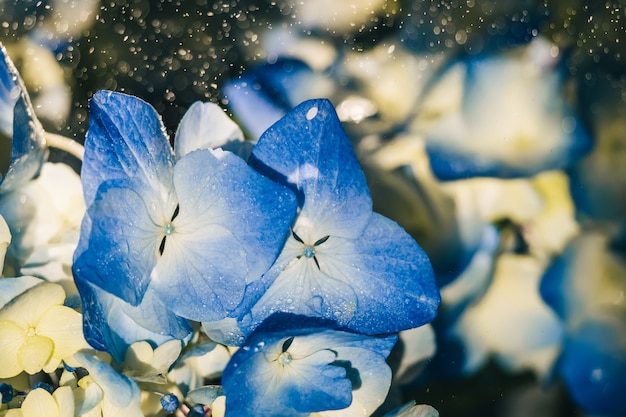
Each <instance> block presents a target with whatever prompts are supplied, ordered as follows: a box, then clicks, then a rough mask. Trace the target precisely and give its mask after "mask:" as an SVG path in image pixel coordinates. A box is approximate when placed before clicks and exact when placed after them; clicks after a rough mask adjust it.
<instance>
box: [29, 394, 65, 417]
mask: <svg viewBox="0 0 626 417" xmlns="http://www.w3.org/2000/svg"><path fill="white" fill-rule="evenodd" d="M21 409H22V413H23V415H24V416H51V417H52V416H54V417H58V415H59V405H58V404H57V402H56V401H55V400H54V398H52V395H50V393H49V392H48V391H46V390H45V389H43V388H37V389H34V390H32V391H31V392H29V393H28V395H27V396H26V399H25V400H24V403H23V404H22V407H21Z"/></svg>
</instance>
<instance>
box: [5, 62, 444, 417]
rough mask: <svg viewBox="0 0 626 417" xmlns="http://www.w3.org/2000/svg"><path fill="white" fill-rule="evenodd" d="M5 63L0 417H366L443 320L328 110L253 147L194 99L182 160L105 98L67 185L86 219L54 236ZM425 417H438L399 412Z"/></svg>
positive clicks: (39, 150)
mask: <svg viewBox="0 0 626 417" xmlns="http://www.w3.org/2000/svg"><path fill="white" fill-rule="evenodd" d="M4 62H5V63H6V65H7V67H6V71H5V73H6V74H5V80H6V83H5V84H6V85H5V87H6V88H5V90H6V94H5V96H4V99H5V103H6V105H7V106H11V105H12V103H11V102H10V101H9V99H11V98H12V97H14V96H16V95H17V96H18V97H21V98H20V99H18V102H17V104H15V110H14V113H15V114H14V116H13V121H14V130H13V132H12V142H11V144H12V147H13V150H14V152H13V155H14V156H13V158H12V160H11V163H10V165H9V168H8V171H7V172H6V174H5V175H4V176H3V178H2V179H3V182H2V184H0V186H2V187H6V188H2V191H3V194H2V200H0V201H1V203H0V208H1V210H0V214H2V217H0V219H3V221H4V220H5V219H6V223H7V224H6V225H5V224H4V223H3V229H2V230H4V232H3V242H4V243H3V245H2V247H4V248H7V255H8V258H7V262H5V268H4V269H5V273H9V271H10V272H12V273H13V274H15V275H18V276H19V278H2V279H1V280H0V285H1V286H2V288H3V291H2V297H3V304H2V305H0V341H1V342H0V355H1V356H2V358H3V361H5V364H4V365H3V369H2V370H0V381H2V382H1V384H2V389H3V390H2V403H3V404H4V405H3V406H2V409H0V415H7V416H17V415H23V416H31V415H36V414H37V413H38V411H37V410H40V409H45V410H46V413H50V412H53V413H55V414H54V415H59V416H65V415H76V416H83V415H85V416H86V415H90V416H91V415H102V416H113V415H119V414H120V413H122V414H123V415H125V416H128V415H130V416H134V415H136V416H140V415H162V414H163V413H166V414H168V413H171V414H177V413H183V414H184V415H188V416H204V415H206V414H207V413H208V412H209V410H210V412H211V415H215V416H218V415H226V416H238V415H258V414H259V413H261V414H263V415H274V416H307V415H310V414H312V413H320V415H335V414H336V413H337V412H339V413H347V414H349V415H362V416H367V415H370V414H372V413H374V412H375V411H376V410H377V409H378V408H379V407H380V406H381V404H382V403H383V402H384V400H385V398H386V396H387V393H388V391H389V389H390V386H391V380H392V370H391V368H390V367H389V365H388V364H387V362H386V359H387V358H388V356H389V355H390V352H391V350H392V348H393V347H394V345H395V344H396V341H397V339H398V337H397V333H398V332H401V331H409V330H411V331H415V330H420V328H421V326H423V325H425V324H427V323H429V322H431V321H432V320H433V319H434V317H435V315H436V312H437V308H438V305H439V302H440V295H439V290H438V288H437V286H436V284H435V280H434V275H433V270H432V267H431V264H430V261H429V259H428V257H427V256H426V254H425V253H424V251H423V250H422V249H421V248H420V247H419V246H418V244H417V243H416V242H415V240H414V239H413V238H412V237H410V235H409V234H408V233H407V232H406V231H404V229H402V228H401V227H400V226H398V225H397V224H396V223H395V222H393V221H392V220H389V219H388V218H386V217H384V216H382V215H380V214H378V213H376V212H374V211H373V209H372V199H371V196H370V193H369V190H368V186H367V184H366V181H365V175H364V173H363V171H362V170H361V168H360V165H359V163H358V161H357V159H356V156H355V154H354V151H353V150H352V146H351V144H350V141H349V140H348V137H347V136H346V134H345V132H344V130H343V128H342V126H341V123H340V121H339V119H338V117H337V115H336V113H335V110H334V108H333V106H332V105H331V104H330V102H329V101H327V100H324V99H317V100H310V101H306V102H303V103H302V104H301V105H299V106H298V107H296V108H295V109H294V110H293V111H291V112H289V113H288V114H287V115H286V116H285V117H283V118H282V119H281V120H279V121H278V122H277V123H276V124H274V125H273V126H272V127H270V128H269V129H268V130H267V131H266V132H265V133H264V134H263V135H262V136H261V138H259V140H258V142H256V143H255V144H252V143H251V142H247V141H245V140H244V139H243V134H242V132H241V130H240V129H239V127H238V126H237V125H236V124H235V123H234V122H232V121H231V120H230V119H229V118H228V117H227V116H226V115H225V113H224V112H223V110H221V109H220V108H219V107H218V106H217V105H215V104H212V103H199V102H198V103H196V104H194V105H193V106H191V108H190V109H189V110H188V112H187V113H186V114H185V116H184V117H183V119H182V120H181V122H180V125H179V127H178V130H177V131H176V135H175V138H174V146H173V147H172V146H171V145H170V141H169V139H168V137H167V136H166V133H165V129H164V127H163V124H162V122H161V119H160V117H159V116H158V114H157V113H156V111H155V110H154V109H153V108H152V107H151V106H150V105H149V104H148V103H146V102H144V101H143V100H141V99H139V98H136V97H133V96H130V95H125V94H121V93H116V92H112V91H100V92H97V93H96V94H94V96H93V98H92V99H91V101H90V113H89V115H90V118H89V129H88V132H87V137H86V140H85V149H84V155H79V156H82V168H81V172H80V184H78V185H77V183H76V182H72V181H73V180H70V183H73V184H74V186H76V187H77V189H78V190H81V189H82V194H83V198H84V203H83V202H82V201H80V202H78V203H76V206H75V207H77V211H76V212H77V215H73V214H72V216H71V218H69V219H66V220H65V219H64V220H62V221H61V222H60V223H59V219H60V218H61V217H60V216H59V215H58V214H57V213H55V212H53V213H52V216H49V217H46V216H45V215H44V212H45V210H46V208H44V206H43V205H45V204H47V200H46V199H45V198H42V193H43V191H42V190H37V189H36V188H34V187H35V184H36V183H37V182H38V181H42V180H44V178H46V177H48V176H49V175H52V174H49V172H53V171H54V170H52V171H51V170H50V168H48V167H49V164H48V163H44V161H45V154H46V145H48V143H47V142H46V139H47V137H46V134H45V132H44V131H43V129H41V128H40V127H39V125H38V122H37V119H36V116H35V115H34V112H33V111H32V109H31V108H28V105H29V102H28V95H27V93H26V90H25V89H24V87H23V85H21V84H20V78H19V74H17V72H16V71H15V69H14V68H13V66H12V64H11V61H10V60H9V58H8V56H6V54H5V55H4ZM16 93H18V94H16ZM19 100H21V101H19ZM19 103H22V104H19ZM20 106H21V107H20ZM20 112H21V113H20ZM20 117H21V118H29V119H28V120H27V121H26V122H24V121H23V120H22V119H20ZM26 128H28V130H25V129H26ZM8 132H9V133H11V131H10V130H8ZM57 140H58V138H57ZM24 143H27V144H28V145H27V146H25V145H24ZM20 150H21V152H22V153H19V151H20ZM57 175H58V174H57ZM71 175H74V176H75V175H76V174H71ZM53 177H54V175H53ZM12 184H15V185H12ZM81 186H82V187H81ZM30 188H33V191H30V192H28V194H27V191H25V190H30ZM75 191H76V189H75V190H74V191H72V192H69V191H67V190H66V191H65V192H64V193H59V194H58V195H57V194H55V195H54V196H51V197H50V198H51V199H52V200H54V201H57V200H62V201H65V202H66V203H67V202H68V201H74V200H73V199H72V198H68V197H70V196H73V195H74V194H73V193H74V192H75ZM25 196H28V197H29V198H31V200H32V203H33V208H32V210H31V212H29V213H28V216H26V217H24V215H23V212H22V211H18V210H17V209H16V204H18V203H22V202H23V201H24V199H25ZM55 205H57V206H58V205H59V203H55V204H53V207H54V206H55ZM66 213H73V211H72V210H67V211H66ZM20 216H21V217H20ZM81 219H82V220H81ZM22 225H24V226H22ZM39 229H46V230H50V233H46V234H43V235H41V234H37V233H36V232H37V231H38V230H39ZM29 231H30V232H29ZM30 234H32V235H33V236H31V235H30ZM65 244H67V245H69V247H71V248H72V251H73V256H72V257H71V258H70V259H68V258H67V256H66V253H67V252H66V249H67V247H66V246H64V245H65ZM54 248H58V249H59V250H58V251H56V252H54V251H53V249H54ZM44 255H46V256H44ZM35 259H39V260H40V263H39V264H37V263H36V262H35ZM70 269H71V274H70V272H69V270H70ZM60 270H61V271H65V273H64V274H61V273H60V272H59V271H60ZM26 273H30V274H32V275H35V276H26V275H25V274H26ZM50 281H56V282H50ZM65 288H66V289H65ZM412 329H414V330H412ZM427 355H428V354H425V355H423V356H420V355H418V357H417V358H416V359H415V360H416V361H419V360H420V359H422V358H423V357H424V356H427ZM409 365H410V364H409ZM35 379H36V380H39V381H40V382H38V383H37V384H32V382H31V381H34V380H35ZM211 381H214V382H213V383H210V382H211ZM215 382H217V384H216V383H215ZM277 399H278V401H277ZM40 407H41V408H40ZM415 407H417V408H415ZM416 409H419V410H421V411H423V412H424V413H428V414H431V415H434V414H436V412H435V411H434V410H432V409H430V408H423V407H418V406H411V405H410V404H409V405H407V406H406V407H404V408H402V409H398V410H396V411H394V413H398V414H404V413H408V412H413V411H415V410H416ZM53 410H56V411H53Z"/></svg>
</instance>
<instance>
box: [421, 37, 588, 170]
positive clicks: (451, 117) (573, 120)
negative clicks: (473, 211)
mask: <svg viewBox="0 0 626 417" xmlns="http://www.w3.org/2000/svg"><path fill="white" fill-rule="evenodd" d="M554 48H555V47H554V46H552V45H551V44H550V43H549V42H547V41H545V40H543V39H541V38H537V39H535V40H534V41H533V42H531V43H530V44H529V45H527V46H524V47H520V48H517V49H513V50H511V51H509V54H508V55H505V54H494V53H489V54H482V55H479V56H470V57H465V58H464V59H462V60H460V61H458V62H456V63H453V64H451V65H449V66H447V67H445V71H443V72H442V74H441V78H440V81H439V83H444V84H445V83H448V84H449V83H451V80H452V79H457V80H460V82H461V85H460V86H459V88H460V90H461V98H460V102H459V103H457V104H456V105H455V106H454V107H453V108H452V109H448V111H446V112H444V114H443V115H442V116H441V117H439V118H438V119H437V120H436V121H435V122H434V123H433V124H432V125H429V126H423V125H422V126H414V127H413V128H414V129H418V130H420V131H422V132H423V134H424V136H425V140H426V149H427V151H428V154H429V156H430V159H431V165H432V169H433V172H434V173H435V175H436V176H437V177H438V178H440V179H445V180H451V179H460V178H467V177H474V176H496V177H504V178H514V177H524V176H529V175H534V174H536V173H538V172H541V171H544V170H550V169H562V168H565V167H566V166H568V165H570V164H571V163H573V162H575V161H576V160H577V159H579V158H580V157H582V156H583V155H584V154H585V153H587V152H588V151H589V150H590V149H591V139H590V137H589V135H588V134H587V132H586V130H585V129H584V128H583V126H582V122H581V120H580V119H579V117H578V115H577V114H576V113H575V112H574V109H573V108H572V107H571V106H570V105H569V103H568V102H567V101H566V99H565V95H564V92H563V89H564V74H563V70H562V69H561V68H559V67H558V66H557V64H558V62H557V60H556V59H555V58H554V56H555V55H554V52H553V50H554ZM451 77H452V78H451ZM433 91H436V88H434V89H433ZM425 100H428V98H426V99H425ZM425 111H426V110H424V109H422V112H425Z"/></svg>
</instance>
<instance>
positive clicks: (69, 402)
mask: <svg viewBox="0 0 626 417" xmlns="http://www.w3.org/2000/svg"><path fill="white" fill-rule="evenodd" d="M52 398H54V400H55V401H56V403H57V405H58V407H59V417H74V393H73V391H72V388H70V387H59V388H57V389H56V390H54V392H53V393H52Z"/></svg>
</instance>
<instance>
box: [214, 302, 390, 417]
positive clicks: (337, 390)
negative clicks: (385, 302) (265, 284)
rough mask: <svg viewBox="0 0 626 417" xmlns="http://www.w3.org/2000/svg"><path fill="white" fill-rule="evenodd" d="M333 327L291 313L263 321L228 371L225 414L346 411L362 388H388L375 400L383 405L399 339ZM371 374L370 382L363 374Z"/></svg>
mask: <svg viewBox="0 0 626 417" xmlns="http://www.w3.org/2000/svg"><path fill="white" fill-rule="evenodd" d="M335 326H336V325H335V324H333V322H330V321H326V320H320V319H315V318H310V317H304V316H297V315H290V314H276V315H274V316H272V317H271V318H269V319H268V320H267V321H266V322H264V323H263V325H261V326H260V327H259V328H258V329H257V330H256V331H255V332H254V333H252V334H251V335H250V337H249V338H248V339H247V340H246V343H245V344H244V346H243V347H242V348H241V349H239V350H238V351H237V352H236V353H235V354H234V355H233V357H232V359H231V362H230V363H229V364H228V366H227V367H226V369H225V370H224V375H223V383H224V390H225V393H226V415H257V414H259V413H260V414H265V415H278V416H283V415H284V416H301V415H302V416H304V415H308V414H309V413H311V412H316V411H318V412H319V411H325V410H333V409H337V410H339V409H342V411H346V410H345V408H346V407H348V406H349V405H350V403H351V402H352V395H353V392H356V391H358V390H359V389H363V393H365V392H374V391H377V389H382V390H384V393H383V392H378V394H377V395H376V397H377V398H376V399H375V400H374V402H378V401H380V402H382V400H383V399H384V398H385V396H386V393H387V391H386V388H388V386H389V381H390V378H391V372H390V370H389V368H388V365H387V364H386V362H385V359H386V356H387V355H388V354H389V351H390V350H391V348H392V347H393V344H394V343H395V341H396V337H395V336H388V337H382V338H381V337H370V336H364V335H359V334H353V333H348V332H343V331H336V330H334V327H335ZM356 364H359V365H362V366H363V367H364V368H357V367H355V365H356ZM365 368H367V369H365ZM368 372H371V373H372V374H371V378H370V375H367V376H365V374H367V373H368ZM362 373H364V374H363V375H364V376H365V377H364V378H363V379H361V377H360V375H361V374H362ZM377 374H378V375H382V380H381V379H379V378H378V377H377V376H375V375H377ZM385 379H386V382H385V381H383V380H385ZM379 382H383V383H382V384H381V386H379V387H378V388H376V387H366V388H362V387H363V385H362V383H374V384H376V383H379ZM371 390H373V391H371ZM360 406H362V404H361V405H360ZM323 415H324V414H323ZM329 415H332V414H329ZM339 415H344V414H339ZM361 415H364V414H361Z"/></svg>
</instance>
